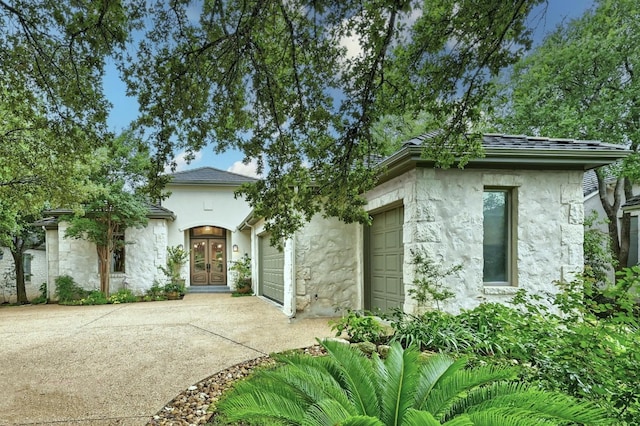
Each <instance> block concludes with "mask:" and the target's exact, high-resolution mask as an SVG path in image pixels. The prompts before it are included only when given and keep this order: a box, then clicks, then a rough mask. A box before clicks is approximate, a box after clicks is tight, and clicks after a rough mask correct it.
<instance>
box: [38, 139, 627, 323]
mask: <svg viewBox="0 0 640 426" xmlns="http://www.w3.org/2000/svg"><path fill="white" fill-rule="evenodd" d="M428 137H429V136H428V135H425V136H422V137H418V138H415V139H413V140H411V141H408V142H407V143H405V144H404V145H403V146H402V148H401V149H400V150H398V151H397V152H396V153H394V154H393V155H391V156H390V157H388V158H386V159H384V160H383V161H382V162H381V164H380V165H381V166H382V167H383V168H384V170H385V173H384V175H383V176H381V178H380V180H379V182H378V184H377V185H376V187H375V188H373V189H372V190H371V191H369V192H367V193H366V194H364V196H365V198H366V200H367V204H366V206H365V208H366V210H367V211H368V212H369V213H370V215H371V218H372V225H371V226H363V225H359V224H345V223H342V222H339V221H338V220H335V219H327V218H322V217H321V216H319V215H318V216H316V217H314V218H313V219H312V220H311V221H310V222H309V223H308V224H306V226H305V227H303V228H302V229H300V230H298V231H297V232H295V234H294V235H293V236H292V237H291V238H289V239H288V240H287V241H285V242H284V250H283V251H278V250H277V249H275V248H273V247H271V246H270V245H269V235H268V234H266V233H265V221H264V218H261V217H257V216H255V215H254V214H252V212H251V209H250V208H249V206H248V205H247V203H246V202H245V201H244V200H242V199H236V198H235V197H234V191H235V190H236V189H237V188H238V187H239V186H240V185H241V184H242V183H245V182H250V181H251V178H247V177H243V176H239V175H235V174H232V173H229V172H224V171H221V170H217V169H213V168H209V167H205V168H200V169H195V170H188V171H184V172H179V173H175V174H174V175H173V180H172V181H171V183H170V184H169V186H168V188H167V189H168V190H169V191H170V192H171V195H170V197H169V198H168V199H167V200H166V201H165V202H163V204H162V206H161V207H157V209H158V210H159V211H162V214H160V212H158V213H159V214H158V215H157V216H154V217H153V218H152V217H151V216H150V221H149V224H148V226H147V227H146V228H144V229H141V230H135V229H134V230H127V231H126V232H125V235H124V236H123V238H124V239H125V241H127V242H130V243H133V244H131V245H127V246H126V248H125V249H126V253H125V254H124V261H123V262H121V263H122V265H123V271H121V272H117V271H114V274H115V275H114V279H113V280H112V285H114V284H115V286H114V288H118V285H127V286H129V288H132V289H134V290H136V291H143V290H144V289H145V288H148V287H149V286H151V285H152V283H153V281H154V280H160V279H162V275H161V273H160V272H159V270H158V266H160V265H163V264H164V260H165V259H164V256H165V255H166V248H167V247H168V246H175V245H178V244H182V245H183V246H184V247H188V248H189V250H190V256H191V260H190V263H189V265H186V266H185V270H184V271H183V272H184V276H185V277H186V278H187V286H188V287H189V288H190V289H191V290H194V289H197V288H224V287H229V286H231V285H232V279H233V277H232V273H231V272H230V271H229V266H230V264H231V262H233V261H235V260H238V259H240V258H241V257H242V255H243V254H244V253H247V254H249V255H250V257H251V259H252V270H253V287H254V291H255V292H256V294H258V295H259V296H261V297H265V298H267V299H269V300H272V301H274V303H276V304H277V305H279V306H281V307H282V310H283V312H284V313H285V314H286V315H290V316H293V315H297V314H301V315H307V316H324V315H334V314H335V309H336V308H337V307H350V308H353V309H371V310H377V309H380V310H383V311H386V310H389V309H392V308H401V309H404V310H405V311H409V312H412V311H414V310H416V308H417V306H416V304H415V302H414V301H413V300H412V299H411V298H410V297H408V296H407V290H408V288H409V286H410V285H411V283H412V281H413V278H414V275H413V270H414V266H413V265H412V264H411V252H412V250H423V251H424V252H426V253H427V254H428V255H429V256H430V257H431V258H432V259H433V260H435V261H437V262H439V263H441V264H443V265H444V266H453V265H457V264H460V265H462V269H461V270H460V271H459V272H458V273H457V274H456V275H455V276H451V277H448V278H447V281H446V282H445V285H447V286H448V287H449V288H450V289H451V290H452V291H453V292H454V293H455V298H454V299H453V301H452V302H451V303H449V304H448V305H447V306H446V309H447V310H449V311H452V312H456V311H458V310H460V309H461V308H472V307H474V306H476V305H477V304H479V303H480V302H482V301H483V300H489V301H499V302H503V301H507V300H508V299H510V298H511V296H512V295H513V294H514V293H515V292H516V291H517V290H518V289H526V290H527V291H529V292H534V293H536V292H544V291H554V284H553V283H554V282H556V281H558V280H569V279H571V278H572V277H573V276H574V275H575V274H576V273H577V272H579V271H581V269H582V265H583V251H582V238H583V217H584V206H583V190H582V184H583V175H584V172H585V171H586V170H590V169H593V168H596V167H600V166H602V165H606V164H610V163H612V162H614V161H616V160H618V159H620V158H623V157H624V156H626V155H627V154H628V151H627V150H626V149H624V147H621V146H617V145H608V144H604V143H601V142H596V141H575V140H567V139H549V138H539V137H535V138H534V137H526V136H510V135H494V134H488V135H484V137H483V145H484V149H485V156H484V157H482V158H476V159H472V160H471V161H470V162H469V163H468V164H467V165H466V166H465V168H464V169H458V168H452V169H439V168H435V167H434V163H433V161H430V160H428V159H424V158H422V157H421V145H422V143H423V142H424V140H425V139H426V138H428ZM63 231H64V223H58V224H57V229H53V228H51V229H49V230H48V231H47V257H48V265H49V268H48V273H49V275H48V277H49V278H48V283H49V285H50V287H51V286H52V285H53V280H54V278H55V277H56V276H58V275H61V274H69V275H71V276H73V277H74V278H76V281H78V282H79V283H80V284H82V285H85V286H88V287H89V288H91V286H93V287H97V283H98V275H97V271H98V269H97V257H95V254H93V253H94V252H95V250H92V249H91V247H89V243H86V242H82V241H77V240H69V239H65V238H63V237H62V236H63V235H64V232H63Z"/></svg>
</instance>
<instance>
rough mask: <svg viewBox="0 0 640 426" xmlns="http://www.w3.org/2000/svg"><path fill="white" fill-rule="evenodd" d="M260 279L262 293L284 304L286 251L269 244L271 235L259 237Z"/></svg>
mask: <svg viewBox="0 0 640 426" xmlns="http://www.w3.org/2000/svg"><path fill="white" fill-rule="evenodd" d="M258 250H259V266H258V268H259V279H260V288H261V289H262V295H263V296H265V297H268V298H269V299H271V300H274V301H276V302H278V303H280V304H284V252H280V251H278V249H277V248H275V247H271V246H270V245H269V235H268V234H267V235H263V236H261V237H259V247H258Z"/></svg>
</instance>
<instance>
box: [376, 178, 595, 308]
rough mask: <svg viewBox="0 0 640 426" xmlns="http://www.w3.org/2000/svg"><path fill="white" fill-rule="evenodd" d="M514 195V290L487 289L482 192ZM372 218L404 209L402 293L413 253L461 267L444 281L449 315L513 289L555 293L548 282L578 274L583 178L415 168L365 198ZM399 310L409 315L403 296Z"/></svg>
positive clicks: (409, 302) (408, 301)
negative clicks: (450, 295) (390, 209)
mask: <svg viewBox="0 0 640 426" xmlns="http://www.w3.org/2000/svg"><path fill="white" fill-rule="evenodd" d="M487 186H493V187H506V188H514V191H515V195H516V200H515V202H516V203H517V206H516V215H515V216H516V218H514V219H515V220H516V221H517V226H516V233H517V247H516V253H515V256H516V262H515V263H516V273H515V282H514V283H513V284H515V285H514V286H493V287H492V286H485V285H484V284H483V282H482V281H483V280H482V274H483V244H482V243H483V191H484V188H485V187H487ZM367 199H368V200H369V203H368V205H367V208H368V209H369V210H371V211H374V210H384V209H385V208H386V207H387V206H391V205H394V204H395V205H397V204H398V203H400V202H401V203H403V204H404V211H405V223H404V228H403V240H404V259H405V264H404V273H403V275H404V282H405V294H406V293H407V290H408V289H409V288H410V285H411V283H412V282H413V278H414V272H413V266H412V265H411V263H410V262H411V250H414V249H422V250H424V251H426V253H428V254H429V255H430V256H431V258H432V259H434V260H435V261H436V262H439V263H440V264H442V266H443V267H444V268H448V267H451V266H453V265H457V264H461V265H462V270H461V271H459V272H458V273H457V274H456V275H455V276H451V277H449V278H448V279H447V281H446V285H447V286H448V287H449V288H450V289H451V290H452V291H454V292H455V294H456V297H455V299H453V300H452V301H451V302H450V303H448V304H447V305H446V306H445V309H446V310H448V311H450V312H458V311H459V310H460V309H463V308H464V309H470V308H473V307H475V306H477V305H478V304H479V303H481V302H482V301H484V300H486V301H495V302H506V301H508V300H510V299H511V297H512V295H513V294H514V293H515V291H517V289H519V288H523V289H526V290H527V291H528V292H532V293H542V292H545V291H551V292H553V291H555V286H554V282H555V281H558V280H561V279H566V280H569V279H572V277H573V276H575V273H576V272H578V271H580V270H581V269H582V264H583V252H582V238H583V226H582V221H583V214H584V207H583V199H582V172H581V171H575V172H573V171H515V170H506V171H499V172H498V171H495V170H473V169H466V170H459V169H448V170H441V169H437V170H436V169H430V168H417V169H415V170H413V171H411V172H409V173H407V174H405V175H403V176H400V177H398V178H395V179H393V180H391V181H389V182H386V183H385V184H383V185H381V186H379V187H377V188H375V189H374V190H373V191H370V192H369V193H368V194H367ZM404 309H405V311H408V312H415V311H417V310H419V309H418V307H417V306H416V304H415V302H414V301H413V300H412V299H411V298H410V297H407V298H406V300H405V305H404Z"/></svg>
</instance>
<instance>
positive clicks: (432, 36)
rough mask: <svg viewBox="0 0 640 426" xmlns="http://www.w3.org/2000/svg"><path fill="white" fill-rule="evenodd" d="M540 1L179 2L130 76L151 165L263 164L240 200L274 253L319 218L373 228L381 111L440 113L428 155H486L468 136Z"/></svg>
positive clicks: (143, 46) (153, 31) (154, 24)
mask: <svg viewBox="0 0 640 426" xmlns="http://www.w3.org/2000/svg"><path fill="white" fill-rule="evenodd" d="M539 3H541V0H524V1H508V2H505V1H502V0H490V1H489V0H488V1H484V2H477V1H471V0H464V1H457V2H452V1H450V0H433V1H430V2H406V1H405V2H397V1H391V0H384V1H352V0H348V1H343V2H340V3H335V2H326V1H320V2H308V1H304V0H293V1H287V2H285V3H281V2H280V3H279V2H263V1H257V0H248V1H244V2H233V1H230V2H203V3H198V4H197V6H196V5H195V4H192V3H191V2H189V1H179V2H175V3H172V7H171V9H170V10H169V9H168V8H167V7H163V6H164V5H163V6H161V7H157V8H152V9H151V12H152V14H153V16H152V17H150V19H149V21H148V26H147V29H148V32H147V34H145V35H144V36H143V37H140V44H139V49H138V50H137V52H136V59H137V60H136V61H135V62H132V63H131V64H129V66H128V67H127V69H126V70H125V78H126V80H127V83H128V88H129V90H130V92H131V93H132V94H135V95H137V97H138V101H139V104H140V111H141V117H140V118H139V120H138V121H137V124H138V125H139V126H140V128H141V129H144V132H145V134H146V135H148V136H149V140H150V143H152V144H153V145H154V153H155V156H156V159H155V161H154V163H156V164H159V165H164V164H171V165H173V166H175V162H173V159H172V154H173V152H174V150H175V149H176V148H180V149H183V148H186V151H187V153H188V154H193V153H194V152H196V151H197V150H199V149H201V148H204V147H206V146H212V147H213V149H214V150H216V152H222V151H225V150H227V149H238V150H240V151H242V152H243V154H244V155H245V157H246V159H247V160H252V159H253V160H256V161H257V163H258V168H259V170H258V171H259V172H260V173H263V174H264V180H260V181H257V182H255V183H254V184H252V185H246V186H244V187H243V188H242V189H241V190H240V193H241V194H243V195H244V196H246V198H247V199H248V200H249V202H250V204H251V206H252V207H253V208H254V211H255V214H256V215H257V216H263V217H266V218H267V219H268V222H267V225H266V228H265V229H266V231H268V232H270V233H271V234H272V241H273V242H274V245H276V244H277V242H279V241H282V238H283V237H285V236H287V235H291V234H292V232H294V231H295V230H296V229H297V228H299V227H301V226H302V225H303V224H304V223H305V221H306V220H308V219H309V218H310V217H312V216H313V215H314V214H316V213H318V212H321V211H322V212H323V213H324V214H326V215H329V216H337V217H339V218H340V219H342V220H344V221H346V222H354V221H359V222H367V221H368V220H369V218H368V215H367V214H366V212H365V211H364V210H363V208H362V207H363V204H364V200H363V198H362V194H363V193H364V192H366V191H367V190H368V189H370V188H371V187H372V186H373V185H374V184H375V181H376V178H377V174H378V173H379V171H378V170H373V169H372V168H371V167H370V164H369V160H370V158H371V156H372V155H379V154H383V152H384V150H385V149H386V148H387V147H386V146H385V143H384V142H383V141H380V140H379V139H376V138H374V137H372V134H371V126H372V125H373V123H376V122H377V121H378V120H379V119H380V118H382V117H384V116H387V115H401V114H405V113H406V114H415V115H417V114H419V113H420V112H422V111H425V113H426V114H427V115H429V116H432V117H433V121H434V122H437V123H438V124H439V126H441V127H443V128H444V129H445V131H444V132H443V133H442V134H441V135H438V136H437V137H436V138H434V140H433V143H432V144H431V145H430V146H428V147H427V148H426V149H427V151H426V155H429V156H433V157H434V158H435V159H436V160H438V161H439V163H441V164H442V165H445V166H448V165H451V164H453V163H454V162H455V161H456V158H461V159H462V160H463V161H462V162H464V160H465V159H467V158H469V157H470V156H475V155H478V154H479V153H480V151H481V149H480V143H479V140H478V139H477V138H469V139H467V138H465V137H463V136H462V135H463V133H465V132H466V131H467V130H468V124H469V123H470V122H474V121H476V120H477V119H478V118H479V117H480V108H478V106H479V104H480V103H481V100H482V99H484V98H486V97H488V96H489V94H490V92H491V88H492V82H491V77H492V76H496V75H497V73H498V71H499V70H500V69H501V68H504V67H506V66H509V65H511V64H513V63H514V62H515V61H516V59H517V58H518V56H519V55H521V54H522V53H523V51H524V50H525V49H526V48H528V47H529V45H530V40H529V35H530V33H529V31H528V30H527V28H526V25H525V22H526V17H527V15H528V13H529V12H530V11H531V10H532V9H533V8H534V6H535V5H536V4H539ZM194 11H195V12H196V13H197V12H200V16H201V18H200V19H194V18H193V16H192V14H193V13H194ZM488 29H489V30H488ZM452 35H455V39H456V43H451V37H452ZM354 40H357V42H355V41H354ZM349 41H354V42H353V44H357V50H358V52H353V50H350V49H348V48H347V47H346V44H347V43H348V42H349ZM213 58H214V59H213ZM214 64H215V65H214ZM445 142H446V143H447V147H448V149H447V150H443V149H441V147H442V146H443V144H444V143H445ZM160 170H161V169H160Z"/></svg>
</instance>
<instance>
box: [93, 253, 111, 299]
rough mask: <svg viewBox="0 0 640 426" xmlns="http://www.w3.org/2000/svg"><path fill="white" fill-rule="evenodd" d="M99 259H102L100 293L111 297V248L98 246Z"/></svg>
mask: <svg viewBox="0 0 640 426" xmlns="http://www.w3.org/2000/svg"><path fill="white" fill-rule="evenodd" d="M96 249H97V251H98V259H100V291H101V292H102V294H104V295H105V297H109V270H110V269H111V256H110V255H109V248H108V247H104V246H97V247H96Z"/></svg>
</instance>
